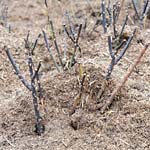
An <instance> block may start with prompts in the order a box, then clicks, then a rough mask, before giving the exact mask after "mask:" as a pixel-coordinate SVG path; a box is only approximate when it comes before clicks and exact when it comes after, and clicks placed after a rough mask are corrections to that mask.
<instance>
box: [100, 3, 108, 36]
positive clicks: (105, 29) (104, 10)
mask: <svg viewBox="0 0 150 150" xmlns="http://www.w3.org/2000/svg"><path fill="white" fill-rule="evenodd" d="M101 7H102V23H103V29H104V33H106V32H107V27H106V8H105V0H102V3H101Z"/></svg>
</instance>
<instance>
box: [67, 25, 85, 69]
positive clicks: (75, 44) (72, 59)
mask: <svg viewBox="0 0 150 150" xmlns="http://www.w3.org/2000/svg"><path fill="white" fill-rule="evenodd" d="M81 29H82V24H80V26H79V30H78V34H77V37H76V39H75V41H74V52H73V55H72V57H71V61H70V68H71V67H72V65H73V61H74V58H75V55H76V51H77V47H78V45H79V44H78V41H79V37H80V33H81Z"/></svg>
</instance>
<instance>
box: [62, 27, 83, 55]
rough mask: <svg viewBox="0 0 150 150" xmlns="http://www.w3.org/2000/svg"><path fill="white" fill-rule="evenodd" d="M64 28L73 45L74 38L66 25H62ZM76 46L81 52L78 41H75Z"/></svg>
mask: <svg viewBox="0 0 150 150" xmlns="http://www.w3.org/2000/svg"><path fill="white" fill-rule="evenodd" d="M64 30H65V32H66V34H67V36H68V37H69V38H70V40H71V41H72V42H73V43H74V45H75V39H74V38H73V37H72V36H71V35H70V34H69V32H68V30H67V27H66V25H64ZM76 46H77V48H78V49H79V51H80V52H81V48H80V46H79V44H78V43H76Z"/></svg>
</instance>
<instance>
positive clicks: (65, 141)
mask: <svg viewBox="0 0 150 150" xmlns="http://www.w3.org/2000/svg"><path fill="white" fill-rule="evenodd" d="M0 3H1V6H0V7H4V6H8V22H7V24H6V25H4V24H3V23H1V24H2V25H0V150H33V149H36V150H52V149H53V150H82V149H83V150H100V149H106V150H127V149H128V150H149V149H150V55H149V52H150V49H148V50H147V52H146V54H145V56H144V58H143V59H142V61H141V63H140V65H139V66H138V67H137V68H136V69H135V71H134V72H133V74H132V75H131V77H130V78H129V80H128V82H127V83H126V86H125V87H124V89H122V91H121V92H120V93H119V94H118V96H117V97H116V98H115V100H116V101H115V102H114V103H113V105H112V106H111V108H110V109H109V110H108V111H106V113H104V114H101V113H100V111H98V110H97V111H94V112H93V111H88V110H87V109H85V108H84V107H83V108H82V107H79V108H78V109H77V110H76V113H75V114H74V115H72V116H69V115H68V112H69V109H70V107H71V104H72V103H73V100H74V98H75V97H76V96H77V94H78V92H79V85H78V80H77V78H78V75H79V73H78V65H75V66H74V68H73V69H72V70H71V71H64V72H60V73H58V72H57V70H56V69H55V67H54V66H53V65H52V62H51V60H50V59H49V55H48V52H47V50H46V48H45V47H44V44H43V43H44V42H43V39H42V38H41V39H40V41H39V44H38V46H37V49H36V51H35V56H36V57H35V56H34V57H35V58H34V61H35V62H38V61H39V60H42V61H43V62H42V68H41V70H40V73H41V76H40V77H41V78H40V79H41V84H42V87H43V92H44V99H45V103H46V105H45V108H46V112H43V117H44V120H45V122H44V123H45V126H46V131H45V133H44V134H43V135H42V136H37V135H36V134H35V133H34V124H35V119H34V111H33V105H32V96H31V93H30V92H29V91H28V90H27V89H26V88H25V87H24V86H23V85H22V83H21V82H20V81H19V79H18V77H17V76H16V75H15V73H14V70H13V68H12V66H11V64H10V63H9V61H8V58H7V56H6V54H5V52H4V51H3V48H4V46H7V47H8V48H10V50H11V52H12V53H13V56H14V58H15V60H16V62H17V63H18V64H19V67H20V69H21V72H23V74H24V75H25V76H26V78H27V79H28V78H29V75H28V68H27V61H26V59H27V51H26V50H25V48H24V38H25V37H26V35H27V32H28V31H29V30H30V32H31V37H30V38H31V40H32V41H34V39H35V38H36V37H37V35H38V34H39V33H41V32H42V29H45V30H46V28H47V27H46V24H47V18H46V11H45V9H46V8H45V6H44V2H43V1H40V0H28V1H25V0H22V1H19V0H2V1H0ZM48 4H49V16H50V18H51V19H52V20H53V22H54V26H55V29H56V31H57V40H58V43H59V46H61V49H62V51H63V46H62V45H64V42H65V41H64V35H63V34H62V33H61V30H62V26H61V25H62V24H63V23H64V18H63V16H64V12H65V10H67V11H68V12H69V13H70V14H72V15H73V16H74V14H76V17H78V19H77V18H74V19H75V20H74V21H75V22H76V23H84V21H85V18H88V19H87V22H88V27H87V30H86V31H83V32H82V33H81V38H80V39H79V43H80V46H81V49H82V54H81V55H82V56H81V58H80V59H79V60H78V61H79V62H80V63H82V65H83V69H84V71H85V72H86V73H87V74H88V75H89V76H90V79H91V81H94V80H96V81H97V85H96V86H99V87H101V85H102V83H103V77H104V75H105V74H106V70H107V66H108V64H109V63H110V57H109V53H108V51H107V49H108V48H107V40H106V39H107V38H106V36H105V35H104V33H103V28H102V26H101V25H100V26H98V27H97V28H96V31H97V32H96V31H92V27H93V24H94V21H95V18H94V17H92V16H91V15H90V14H91V8H90V6H89V4H88V3H87V1H83V2H79V1H74V2H72V1H71V0H64V1H55V0H54V1H53V0H51V1H48ZM127 5H128V4H127V3H125V6H124V9H123V12H122V14H121V15H122V17H120V20H119V24H120V25H122V20H123V18H124V16H125V12H126V6H127ZM91 6H92V8H93V10H94V11H96V12H98V11H99V8H100V3H99V2H97V1H94V2H91ZM132 13H133V11H132V10H131V14H130V15H131V19H132ZM79 16H81V17H79ZM149 24H150V21H149V20H147V21H146V25H145V28H140V27H139V25H138V23H137V24H132V21H131V20H130V22H129V26H128V30H127V32H129V33H130V30H131V31H132V30H133V29H134V28H137V33H136V36H135V37H134V40H133V42H132V45H131V46H130V48H129V49H128V51H127V53H126V54H125V57H124V58H123V59H122V60H121V62H119V64H118V65H117V66H116V67H115V69H114V71H113V74H112V81H111V83H110V85H109V87H108V89H106V90H107V92H106V95H105V97H104V100H106V99H107V98H108V96H109V95H110V93H111V92H112V90H113V89H114V87H115V86H116V84H117V83H118V82H119V81H120V80H121V79H122V77H123V75H124V73H125V72H126V70H127V68H128V67H129V65H130V64H132V62H133V61H134V60H135V58H136V56H137V55H138V53H139V51H140V50H141V48H143V46H142V45H141V44H138V43H137V41H138V40H142V41H143V43H147V42H148V41H150V25H149ZM9 25H10V26H11V32H10V33H9V32H8V26H9ZM91 31H92V32H91ZM59 33H60V34H59ZM89 33H90V34H89ZM69 42H70V40H68V45H67V47H68V49H70V47H71V46H70V43H69ZM49 64H50V65H49ZM93 89H94V87H93ZM94 90H96V88H95V89H94ZM84 96H85V97H83V99H86V98H87V95H86V92H85V95H84ZM74 119H76V120H77V121H78V123H77V126H78V127H77V128H78V129H77V130H74V129H73V128H72V127H71V125H70V124H71V120H74Z"/></svg>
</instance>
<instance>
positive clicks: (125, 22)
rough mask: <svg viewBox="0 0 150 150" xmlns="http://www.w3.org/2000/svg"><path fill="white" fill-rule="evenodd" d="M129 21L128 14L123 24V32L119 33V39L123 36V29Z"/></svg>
mask: <svg viewBox="0 0 150 150" xmlns="http://www.w3.org/2000/svg"><path fill="white" fill-rule="evenodd" d="M127 21H128V15H126V19H125V21H124V23H123V26H122V29H121V32H120V35H119V39H120V38H121V36H122V34H123V31H124V29H125V26H126V25H127Z"/></svg>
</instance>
